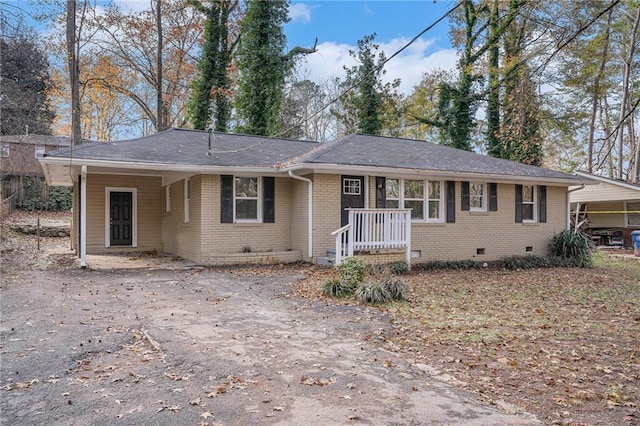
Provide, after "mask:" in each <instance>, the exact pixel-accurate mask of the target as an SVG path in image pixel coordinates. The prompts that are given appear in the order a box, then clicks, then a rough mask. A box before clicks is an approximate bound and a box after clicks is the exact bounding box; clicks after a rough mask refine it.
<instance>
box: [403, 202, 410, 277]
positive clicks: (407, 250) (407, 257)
mask: <svg viewBox="0 0 640 426" xmlns="http://www.w3.org/2000/svg"><path fill="white" fill-rule="evenodd" d="M404 220H405V232H406V236H405V238H406V240H405V244H406V248H405V254H404V260H405V261H406V262H407V267H408V268H409V269H411V211H407V212H405V213H404Z"/></svg>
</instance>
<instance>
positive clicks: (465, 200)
mask: <svg viewBox="0 0 640 426" xmlns="http://www.w3.org/2000/svg"><path fill="white" fill-rule="evenodd" d="M460 209H461V210H470V205H469V182H462V202H461V203H460Z"/></svg>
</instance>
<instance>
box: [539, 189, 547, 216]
mask: <svg viewBox="0 0 640 426" xmlns="http://www.w3.org/2000/svg"><path fill="white" fill-rule="evenodd" d="M538 222H540V223H546V222H547V187H546V186H544V185H542V186H539V187H538Z"/></svg>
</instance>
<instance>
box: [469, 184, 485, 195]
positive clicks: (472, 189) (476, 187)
mask: <svg viewBox="0 0 640 426" xmlns="http://www.w3.org/2000/svg"><path fill="white" fill-rule="evenodd" d="M483 189H484V185H483V184H481V183H472V184H470V185H469V194H470V195H471V196H474V195H475V196H480V197H482V192H483Z"/></svg>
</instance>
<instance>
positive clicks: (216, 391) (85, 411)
mask: <svg viewBox="0 0 640 426" xmlns="http://www.w3.org/2000/svg"><path fill="white" fill-rule="evenodd" d="M304 273H305V268H304V267H281V268H278V267H270V268H259V269H249V268H240V269H236V270H234V269H226V270H203V269H190V268H187V269H180V270H159V269H152V270H124V271H123V270H116V271H96V270H84V271H83V270H78V269H75V268H62V269H60V268H50V267H48V268H41V269H37V268H36V269H34V268H25V269H22V270H21V269H20V268H19V265H13V267H11V268H8V269H7V270H5V274H4V276H3V282H2V285H1V289H0V290H1V294H0V295H1V308H2V318H1V321H0V354H1V366H0V374H1V377H0V386H1V388H0V408H1V412H0V423H2V424H13V425H15V424H23V425H26V424H29V425H31V424H65V425H68V424H77V425H87V424H98V425H99V424H109V425H114V424H115V425H120V424H121V425H134V424H135V425H147V424H148V425H176V424H180V425H207V424H208V425H214V424H223V425H235V424H238V425H247V424H282V425H284V424H287V425H288V424H322V425H333V424H336V425H337V424H354V425H358V424H403V425H411V424H430V425H433V424H447V425H448V424H461V425H462V424H464V425H474V424H475V425H493V424H495V425H504V424H512V425H519V424H521V425H524V424H538V422H537V421H536V420H535V419H534V418H533V417H531V416H528V415H526V414H518V415H516V414H507V413H504V412H501V411H499V410H498V409H497V408H496V407H494V406H490V405H486V404H485V403H481V402H479V401H477V399H476V398H475V397H474V396H473V395H472V394H468V393H464V392H461V391H458V390H454V389H453V388H451V387H449V386H448V385H447V384H446V383H443V382H440V381H438V380H437V379H435V378H434V377H433V376H432V375H431V374H429V373H428V371H430V370H429V368H428V367H426V368H425V367H423V368H422V369H421V368H418V366H414V365H411V364H409V363H407V362H406V361H403V360H401V359H400V358H398V357H396V356H394V354H392V353H390V352H387V351H385V350H383V349H381V348H379V347H378V345H377V344H376V341H377V339H378V336H380V335H382V334H384V333H385V332H388V331H389V330H390V324H389V321H388V319H387V318H386V317H385V315H384V313H383V312H382V311H380V310H378V309H376V308H372V307H365V306H334V305H327V304H322V303H318V302H310V301H308V300H303V299H299V298H296V297H294V296H292V295H291V294H290V288H291V284H292V283H293V282H295V281H296V280H300V279H304V277H305V275H304ZM425 370H426V371H427V372H425Z"/></svg>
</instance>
